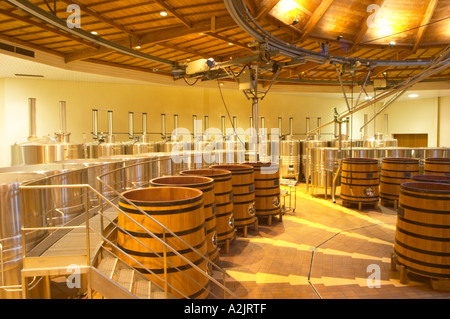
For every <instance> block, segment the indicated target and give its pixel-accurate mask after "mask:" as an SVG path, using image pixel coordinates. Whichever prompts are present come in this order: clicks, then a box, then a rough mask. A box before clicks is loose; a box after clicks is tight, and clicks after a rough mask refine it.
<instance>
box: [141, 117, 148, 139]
mask: <svg viewBox="0 0 450 319" xmlns="http://www.w3.org/2000/svg"><path fill="white" fill-rule="evenodd" d="M142 135H147V113H142Z"/></svg>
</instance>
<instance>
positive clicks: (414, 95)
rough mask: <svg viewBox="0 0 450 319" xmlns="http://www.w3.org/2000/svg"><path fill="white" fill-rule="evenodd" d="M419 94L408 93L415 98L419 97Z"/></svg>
mask: <svg viewBox="0 0 450 319" xmlns="http://www.w3.org/2000/svg"><path fill="white" fill-rule="evenodd" d="M418 96H419V95H418V94H410V95H408V97H410V98H415V97H418Z"/></svg>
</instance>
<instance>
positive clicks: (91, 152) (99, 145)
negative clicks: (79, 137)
mask: <svg viewBox="0 0 450 319" xmlns="http://www.w3.org/2000/svg"><path fill="white" fill-rule="evenodd" d="M92 138H93V139H94V142H91V143H87V144H86V158H102V157H107V156H114V155H125V154H126V147H125V144H124V143H121V142H117V143H116V137H115V135H114V134H113V111H111V110H108V134H107V135H103V133H99V131H98V110H97V109H93V110H92Z"/></svg>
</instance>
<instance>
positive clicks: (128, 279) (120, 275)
mask: <svg viewBox="0 0 450 319" xmlns="http://www.w3.org/2000/svg"><path fill="white" fill-rule="evenodd" d="M133 272H134V270H133V269H128V268H123V269H119V270H118V271H117V274H116V278H115V282H117V283H118V284H119V285H121V286H122V287H124V288H125V289H127V290H128V291H130V292H131V287H132V285H133Z"/></svg>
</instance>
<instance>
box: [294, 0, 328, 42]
mask: <svg viewBox="0 0 450 319" xmlns="http://www.w3.org/2000/svg"><path fill="white" fill-rule="evenodd" d="M332 3H333V0H324V1H321V2H320V4H319V6H318V7H317V9H316V10H315V11H314V13H313V15H312V16H311V18H309V20H308V22H306V25H305V27H304V29H303V35H302V37H301V39H300V41H302V42H303V41H305V40H306V39H307V38H308V36H309V34H310V33H311V31H312V30H313V29H314V27H315V26H316V24H317V22H319V20H320V19H321V18H322V17H323V15H324V14H325V12H326V11H327V10H328V8H329V7H330V6H331V4H332Z"/></svg>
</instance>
